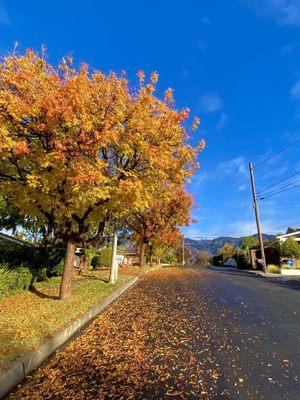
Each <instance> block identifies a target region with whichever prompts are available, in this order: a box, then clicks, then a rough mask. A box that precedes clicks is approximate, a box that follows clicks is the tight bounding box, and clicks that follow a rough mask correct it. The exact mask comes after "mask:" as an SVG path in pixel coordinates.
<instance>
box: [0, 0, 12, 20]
mask: <svg viewBox="0 0 300 400" xmlns="http://www.w3.org/2000/svg"><path fill="white" fill-rule="evenodd" d="M10 23H11V21H10V17H9V14H8V11H7V9H6V7H5V4H4V3H2V2H0V24H1V25H10Z"/></svg>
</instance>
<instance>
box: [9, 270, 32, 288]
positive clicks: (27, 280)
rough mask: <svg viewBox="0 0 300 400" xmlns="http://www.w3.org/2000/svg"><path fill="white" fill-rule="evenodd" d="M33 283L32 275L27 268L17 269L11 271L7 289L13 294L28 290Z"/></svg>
mask: <svg viewBox="0 0 300 400" xmlns="http://www.w3.org/2000/svg"><path fill="white" fill-rule="evenodd" d="M32 283H33V274H32V273H31V271H30V269H29V268H27V267H19V268H16V269H14V270H13V271H11V274H10V282H9V289H10V291H13V292H19V291H22V290H28V289H29V288H30V286H31V285H32Z"/></svg>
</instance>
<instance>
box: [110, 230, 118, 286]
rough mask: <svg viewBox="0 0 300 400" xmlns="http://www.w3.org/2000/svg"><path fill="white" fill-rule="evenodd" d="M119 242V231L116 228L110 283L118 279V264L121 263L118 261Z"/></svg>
mask: <svg viewBox="0 0 300 400" xmlns="http://www.w3.org/2000/svg"><path fill="white" fill-rule="evenodd" d="M117 244H118V233H117V230H115V231H114V238H113V245H112V254H111V264H110V275H109V283H116V282H117V279H118V265H119V264H118V263H117V262H116V255H117Z"/></svg>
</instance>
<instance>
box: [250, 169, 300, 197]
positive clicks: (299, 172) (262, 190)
mask: <svg viewBox="0 0 300 400" xmlns="http://www.w3.org/2000/svg"><path fill="white" fill-rule="evenodd" d="M298 174H300V171H296V172H295V173H294V174H292V175H289V176H288V177H286V178H284V179H280V178H277V177H276V176H273V175H270V174H268V175H269V176H271V177H272V178H274V179H278V182H277V183H273V185H270V186H267V187H265V188H263V189H261V190H258V194H260V193H262V192H265V191H266V190H268V189H270V188H272V187H274V186H276V185H279V184H280V183H282V182H287V180H288V179H290V178H293V177H294V176H296V175H298ZM293 183H294V182H289V184H291V185H292V184H293Z"/></svg>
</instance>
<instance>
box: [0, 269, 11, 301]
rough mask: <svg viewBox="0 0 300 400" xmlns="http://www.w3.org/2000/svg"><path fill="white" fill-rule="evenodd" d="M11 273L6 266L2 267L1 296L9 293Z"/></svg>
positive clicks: (0, 270) (0, 279) (0, 272)
mask: <svg viewBox="0 0 300 400" xmlns="http://www.w3.org/2000/svg"><path fill="white" fill-rule="evenodd" d="M10 274H11V272H10V271H9V269H8V268H7V266H6V265H5V264H3V265H1V267H0V296H1V295H5V294H7V292H8V291H9V280H10Z"/></svg>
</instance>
